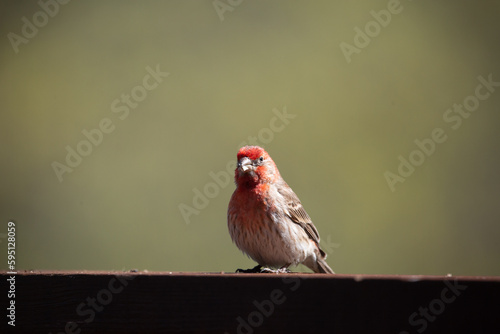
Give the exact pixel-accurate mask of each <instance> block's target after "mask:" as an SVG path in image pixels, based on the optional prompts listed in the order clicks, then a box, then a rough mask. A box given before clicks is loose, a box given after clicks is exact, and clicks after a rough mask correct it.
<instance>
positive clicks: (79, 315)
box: [0, 271, 500, 334]
mask: <svg viewBox="0 0 500 334" xmlns="http://www.w3.org/2000/svg"><path fill="white" fill-rule="evenodd" d="M0 276H1V280H0V293H1V294H2V295H4V296H5V298H2V300H3V301H4V302H3V304H2V309H3V310H4V311H3V312H4V313H5V315H2V319H3V321H2V324H1V325H0V329H1V330H0V332H2V333H8V332H17V333H54V334H55V333H177V332H178V333H181V332H182V333H494V332H496V333H500V320H498V319H500V316H499V315H500V277H448V276H443V277H440V276H373V275H321V274H280V275H277V274H226V273H169V272H93V271H85V272H80V271H69V272H63V271H55V272H49V271H43V272H40V271H35V272H33V271H30V272H28V271H27V272H18V274H17V275H15V276H16V278H15V295H16V296H15V303H16V322H15V323H16V326H15V328H14V327H12V326H9V325H8V324H7V321H9V319H8V318H7V317H6V315H7V312H8V311H7V310H6V308H7V307H8V304H7V302H8V299H7V298H6V297H7V291H8V289H9V285H8V281H7V279H8V278H9V277H10V276H11V275H9V274H7V273H6V272H0Z"/></svg>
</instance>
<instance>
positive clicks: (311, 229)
mask: <svg viewBox="0 0 500 334" xmlns="http://www.w3.org/2000/svg"><path fill="white" fill-rule="evenodd" d="M283 182H284V181H283ZM285 185H286V186H284V187H278V189H279V190H278V191H279V192H280V194H281V195H283V197H284V198H285V203H286V206H287V209H288V214H287V216H288V217H289V218H290V219H291V220H292V222H294V223H295V224H298V225H300V227H302V228H303V229H304V230H305V231H306V233H307V235H308V236H309V238H311V239H312V240H314V242H316V243H317V244H318V246H319V233H318V230H317V229H316V226H314V224H313V222H312V220H311V218H310V217H309V215H308V214H307V212H306V210H304V207H303V206H302V203H300V200H299V198H298V197H297V195H296V194H295V193H294V192H293V190H292V188H290V187H289V186H288V185H287V184H286V183H285ZM320 251H321V250H320ZM321 252H322V253H323V251H321Z"/></svg>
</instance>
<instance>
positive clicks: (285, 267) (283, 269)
mask: <svg viewBox="0 0 500 334" xmlns="http://www.w3.org/2000/svg"><path fill="white" fill-rule="evenodd" d="M277 273H279V274H288V273H291V271H290V269H288V265H285V266H283V267H281V268H279V269H278V270H277Z"/></svg>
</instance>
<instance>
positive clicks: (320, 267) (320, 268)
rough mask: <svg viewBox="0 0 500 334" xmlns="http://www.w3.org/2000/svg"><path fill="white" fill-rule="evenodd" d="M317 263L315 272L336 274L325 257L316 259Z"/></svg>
mask: <svg viewBox="0 0 500 334" xmlns="http://www.w3.org/2000/svg"><path fill="white" fill-rule="evenodd" d="M316 264H317V266H315V267H316V268H314V269H315V270H314V272H316V273H321V274H335V273H334V272H333V270H332V268H330V267H329V266H328V264H327V263H326V261H325V259H318V260H317V261H316Z"/></svg>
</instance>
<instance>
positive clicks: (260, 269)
mask: <svg viewBox="0 0 500 334" xmlns="http://www.w3.org/2000/svg"><path fill="white" fill-rule="evenodd" d="M236 272H237V273H245V274H255V273H260V274H286V273H291V271H290V269H288V268H279V269H271V268H267V267H262V266H261V265H258V266H255V267H254V268H252V269H236Z"/></svg>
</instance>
